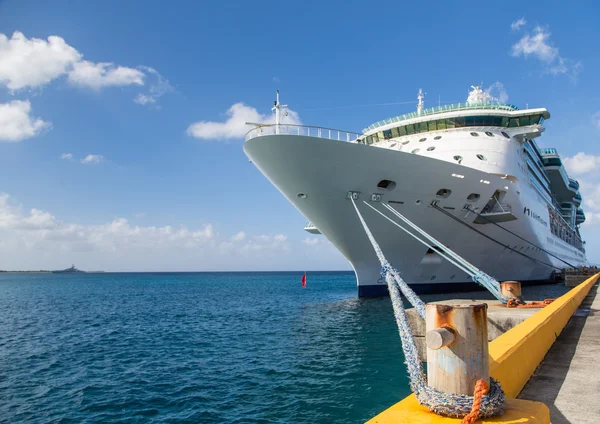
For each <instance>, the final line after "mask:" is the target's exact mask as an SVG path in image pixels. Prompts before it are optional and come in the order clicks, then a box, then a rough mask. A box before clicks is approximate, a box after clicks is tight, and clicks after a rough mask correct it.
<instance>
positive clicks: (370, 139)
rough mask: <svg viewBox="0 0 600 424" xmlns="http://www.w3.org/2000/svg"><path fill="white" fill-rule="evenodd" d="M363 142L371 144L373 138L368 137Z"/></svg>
mask: <svg viewBox="0 0 600 424" xmlns="http://www.w3.org/2000/svg"><path fill="white" fill-rule="evenodd" d="M365 141H366V142H367V144H368V145H371V144H373V136H368V137H367V138H366V139H365Z"/></svg>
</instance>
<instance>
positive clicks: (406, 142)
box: [402, 140, 410, 145]
mask: <svg viewBox="0 0 600 424" xmlns="http://www.w3.org/2000/svg"><path fill="white" fill-rule="evenodd" d="M408 143H410V140H406V141H403V142H402V144H404V145H406V144H408Z"/></svg>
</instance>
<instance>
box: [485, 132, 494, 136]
mask: <svg viewBox="0 0 600 424" xmlns="http://www.w3.org/2000/svg"><path fill="white" fill-rule="evenodd" d="M485 135H487V136H488V137H493V136H494V133H491V132H489V131H486V132H485Z"/></svg>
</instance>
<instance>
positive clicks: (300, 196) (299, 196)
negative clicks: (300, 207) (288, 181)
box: [297, 193, 306, 199]
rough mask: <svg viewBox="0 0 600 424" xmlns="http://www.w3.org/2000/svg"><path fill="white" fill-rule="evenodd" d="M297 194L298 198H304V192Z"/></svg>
mask: <svg viewBox="0 0 600 424" xmlns="http://www.w3.org/2000/svg"><path fill="white" fill-rule="evenodd" d="M297 196H298V198H299V199H306V194H304V193H298V194H297Z"/></svg>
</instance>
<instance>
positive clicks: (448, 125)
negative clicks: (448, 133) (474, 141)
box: [446, 119, 455, 128]
mask: <svg viewBox="0 0 600 424" xmlns="http://www.w3.org/2000/svg"><path fill="white" fill-rule="evenodd" d="M454 125H455V124H454V119H446V128H454Z"/></svg>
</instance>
